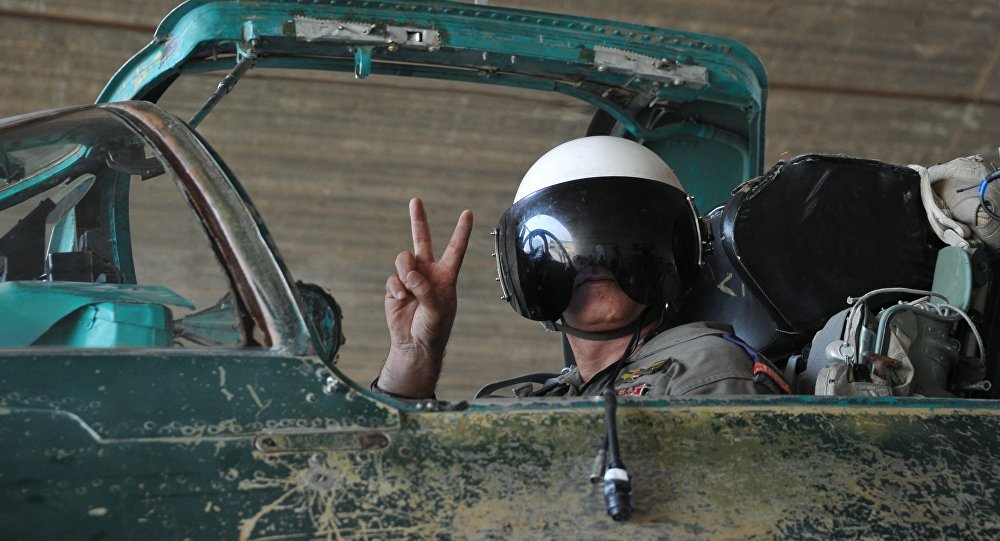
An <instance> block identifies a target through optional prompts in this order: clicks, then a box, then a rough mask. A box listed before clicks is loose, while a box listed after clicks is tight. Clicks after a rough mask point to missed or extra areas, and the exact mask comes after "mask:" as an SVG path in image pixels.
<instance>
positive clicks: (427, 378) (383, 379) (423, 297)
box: [377, 198, 472, 398]
mask: <svg viewBox="0 0 1000 541" xmlns="http://www.w3.org/2000/svg"><path fill="white" fill-rule="evenodd" d="M410 229H411V231H412V233H413V252H409V251H403V252H400V253H399V255H398V256H396V272H395V273H394V274H392V275H390V276H389V279H388V280H387V281H386V284H385V289H386V295H385V320H386V323H387V324H388V326H389V338H390V339H391V345H390V347H389V355H388V357H387V358H386V361H385V365H384V366H383V367H382V373H381V374H380V375H379V379H378V383H377V384H378V387H379V389H382V390H383V391H387V392H389V393H392V394H396V395H402V396H407V397H412V398H427V397H430V396H432V395H433V394H434V388H435V387H436V386H437V381H438V376H439V375H440V374H441V363H442V361H443V360H444V350H445V346H447V344H448V338H449V337H450V336H451V328H452V325H453V324H454V323H455V313H456V312H457V311H458V299H457V294H456V290H455V284H456V282H457V280H458V271H459V269H461V268H462V260H463V259H464V257H465V251H466V248H468V246H469V235H470V233H471V232H472V211H470V210H465V211H463V212H462V214H461V216H459V218H458V224H456V225H455V232H454V233H452V235H451V240H450V241H449V242H448V247H447V248H445V250H444V254H442V255H441V259H439V260H435V259H434V251H433V248H432V247H431V232H430V227H429V226H428V225H427V214H426V212H424V204H423V202H421V201H420V199H417V198H413V199H411V200H410Z"/></svg>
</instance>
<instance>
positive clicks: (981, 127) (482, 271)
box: [0, 0, 1000, 398]
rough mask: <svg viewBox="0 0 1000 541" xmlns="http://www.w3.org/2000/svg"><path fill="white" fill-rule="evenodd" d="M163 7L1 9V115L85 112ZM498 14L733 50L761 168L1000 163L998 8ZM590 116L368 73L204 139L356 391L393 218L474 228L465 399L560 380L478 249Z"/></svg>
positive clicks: (804, 5)
mask: <svg viewBox="0 0 1000 541" xmlns="http://www.w3.org/2000/svg"><path fill="white" fill-rule="evenodd" d="M175 4H176V2H175V1H173V0H148V1H145V2H129V1H125V0H61V1H28V0H0V91H2V92H0V95H2V96H3V99H2V101H0V117H6V116H10V115H14V114H19V113H25V112H30V111H35V110H39V109H48V108H54V107H61V106H67V105H77V104H83V103H89V102H92V101H93V100H94V99H95V98H96V97H97V95H98V93H99V92H100V90H101V89H102V88H103V86H104V83H105V82H106V81H107V80H108V79H109V78H110V77H111V75H112V74H113V73H114V72H115V70H116V69H117V68H118V67H119V66H120V65H121V64H122V63H124V62H125V60H127V59H128V58H129V56H131V54H132V53H133V52H135V51H137V50H138V49H140V48H141V47H142V46H144V45H145V44H146V43H147V42H148V41H149V40H150V39H151V37H152V34H153V30H154V29H155V27H156V25H157V23H158V22H159V20H160V19H161V18H162V17H163V16H164V15H166V14H167V13H168V12H169V11H170V9H171V8H172V7H173V6H174V5H175ZM492 4H493V5H497V6H503V7H514V8H523V9H536V10H543V11H551V12H558V13H572V14H574V15H582V16H588V17H598V18H608V19H617V20H621V21H627V22H633V23H639V24H646V25H652V26H660V27H668V28H676V29H680V30H686V31H694V32H702V33H707V34H714V35H719V36H724V37H729V38H734V39H737V40H739V41H742V42H743V43H745V44H746V45H748V46H749V47H750V48H751V49H753V50H754V51H755V52H756V53H757V54H758V55H759V56H760V57H761V59H762V60H763V62H764V65H765V66H766V67H767V70H768V75H769V78H770V96H769V98H770V99H769V101H768V104H767V107H768V116H767V121H766V122H767V124H766V126H767V151H766V160H765V167H769V166H770V165H771V164H772V163H773V162H775V161H776V160H779V159H783V158H790V157H792V156H795V155H798V154H803V153H807V152H824V153H845V154H850V155H855V156H861V157H868V158H875V159H880V160H884V161H888V162H894V163H901V164H908V163H920V164H925V165H926V164H933V163H937V162H941V161H947V160H949V159H951V158H954V157H956V156H960V155H968V154H975V153H979V154H982V155H983V156H984V157H986V158H987V159H989V160H991V161H993V162H996V161H997V155H996V154H997V150H996V146H997V145H998V144H1000V128H998V125H997V121H998V119H1000V115H998V113H1000V73H998V69H997V64H998V63H1000V39H998V37H997V28H1000V2H997V1H996V0H990V1H979V2H975V1H965V0H956V1H940V0H939V1H935V2H928V1H923V0H922V1H917V2H913V1H903V0H852V1H845V2H839V1H833V2H831V1H821V0H804V1H800V2H795V3H792V2H778V1H744V0H727V1H721V0H718V1H717V0H710V1H696V0H684V1H653V0H631V1H627V0H626V1H621V2H614V3H611V2H604V1H598V0H573V1H570V0H558V1H547V2H543V1H537V0H536V1H532V0H495V1H493V2H492ZM219 78H220V76H219V75H195V76H187V77H186V78H182V80H181V81H180V82H179V83H178V85H179V86H178V85H175V86H177V88H174V89H172V90H171V91H170V92H169V93H168V94H167V95H166V96H165V97H164V99H163V100H162V101H161V103H162V104H163V105H164V106H166V107H167V108H168V110H171V111H173V112H175V113H177V114H178V116H180V117H182V118H185V119H186V118H189V117H190V115H191V114H192V113H193V112H194V111H195V110H196V109H197V107H198V106H199V105H200V104H201V103H202V102H203V101H204V100H205V98H207V96H208V95H209V93H210V92H211V91H212V90H213V89H214V88H215V86H216V83H217V82H218V80H219ZM591 114H592V110H591V109H590V108H589V107H587V106H584V105H581V104H579V103H577V102H574V101H572V100H569V99H567V98H564V97H561V96H555V95H548V94H534V93H526V92H517V91H512V90H508V89H503V88H495V87H477V86H475V85H465V86H459V87H455V86H454V85H445V84H441V83H435V82H421V81H412V80H408V79H392V78H389V77H380V76H378V75H377V66H376V74H374V75H373V76H371V77H369V78H368V79H366V80H364V81H356V80H354V79H353V78H351V77H350V76H343V75H330V74H301V73H291V72H276V71H272V70H260V71H258V72H253V71H252V72H251V73H250V74H249V75H248V76H247V77H246V78H245V79H244V80H243V81H241V82H240V84H239V85H238V86H237V87H236V90H235V91H234V92H233V94H231V95H230V96H229V97H227V98H226V99H224V100H223V102H222V104H221V105H220V106H219V108H218V109H217V110H216V111H215V112H214V113H213V114H212V115H210V116H209V117H208V119H207V120H206V121H205V123H204V124H202V126H201V128H200V129H199V131H201V132H202V133H203V134H204V135H205V137H206V138H207V139H208V140H209V141H210V142H211V143H212V144H213V145H214V147H215V148H216V150H218V151H219V153H220V154H221V155H222V156H223V158H224V159H226V161H227V163H228V164H229V165H230V166H231V167H232V169H233V170H234V171H235V173H236V174H237V176H238V177H239V178H240V180H241V182H242V183H243V184H244V185H245V186H246V188H247V190H248V191H249V193H250V195H251V197H252V198H253V200H254V203H255V204H256V205H257V207H258V208H259V210H260V211H261V213H262V214H263V217H264V220H265V221H266V223H267V224H268V226H269V228H270V230H271V233H272V235H273V236H274V237H275V240H276V241H277V244H278V246H279V247H280V249H281V252H282V255H283V256H284V257H285V259H286V261H287V263H288V266H289V267H290V269H291V271H292V273H293V274H294V275H295V276H296V277H297V278H299V279H302V280H305V281H311V282H316V283H318V284H321V285H323V286H325V287H327V288H328V289H329V290H330V291H331V292H332V293H333V294H334V295H335V296H336V297H337V299H338V300H339V301H340V302H341V304H342V305H343V307H344V310H345V330H346V334H347V339H348V342H347V344H346V345H345V347H344V349H343V351H342V354H341V358H340V365H341V367H342V368H343V369H344V370H345V372H347V373H348V374H349V375H351V376H353V377H355V378H357V379H358V380H359V381H361V382H363V383H365V384H366V383H367V382H368V381H370V380H371V379H372V378H374V377H375V376H376V375H377V373H378V369H379V367H380V366H381V363H382V360H383V359H384V356H385V352H386V351H387V348H388V334H387V332H386V331H385V322H384V319H383V315H382V307H381V305H382V299H383V296H384V284H385V278H386V276H387V274H388V273H389V272H390V271H391V270H392V261H393V259H394V257H395V255H396V253H397V252H399V250H402V249H406V248H409V246H410V239H409V229H408V217H407V213H406V201H407V199H408V198H409V197H411V196H420V197H422V198H424V200H425V202H426V206H427V208H428V212H429V214H430V219H431V224H432V227H433V231H434V234H435V240H436V248H437V250H438V251H439V252H440V249H441V248H443V246H444V244H445V243H446V242H447V238H448V236H449V234H450V231H451V228H452V227H453V225H454V221H455V219H456V218H457V217H458V214H459V212H460V211H461V210H462V209H463V208H471V209H472V210H473V211H474V212H475V214H476V222H477V223H476V229H475V231H474V232H473V239H472V242H471V245H470V249H469V253H468V255H467V257H466V264H465V268H464V271H463V275H462V278H461V280H460V285H459V287H460V295H461V297H460V308H459V317H458V322H457V324H456V328H455V332H454V335H453V336H454V338H453V341H452V344H451V346H450V348H449V352H448V357H447V361H446V369H445V374H444V377H443V378H442V384H441V386H440V388H439V396H442V397H446V398H459V397H468V396H470V395H471V394H472V393H473V392H474V390H475V389H476V388H478V387H479V386H480V385H481V384H482V383H484V382H486V381H489V380H493V379H499V378H502V377H507V376H512V375H517V374H519V373H524V372H528V371H538V370H545V369H552V370H556V369H558V368H559V366H560V364H561V361H560V354H559V347H558V339H557V337H556V335H552V334H547V333H545V332H544V331H542V329H541V328H540V327H539V326H538V324H536V323H533V322H529V321H526V320H523V319H521V318H519V317H517V316H516V315H515V314H514V313H513V311H511V310H510V308H509V307H507V306H506V305H505V304H503V303H501V302H499V301H498V300H497V297H498V296H499V291H498V289H497V286H496V283H495V282H494V281H493V277H494V276H495V270H494V268H493V260H492V259H491V258H490V257H489V253H490V252H491V251H492V246H491V242H490V237H489V235H488V233H489V230H490V229H491V228H492V226H493V225H494V224H495V222H496V220H497V218H498V217H499V215H500V214H501V213H502V212H503V210H504V209H505V208H506V207H507V205H508V204H509V202H510V199H511V198H512V197H513V193H514V190H515V189H516V186H517V183H518V181H519V180H520V177H521V175H522V174H523V173H524V171H526V170H527V168H528V167H529V166H530V165H531V163H532V162H533V161H534V159H535V158H537V157H538V156H539V155H541V154H542V153H544V152H545V151H546V150H548V149H549V148H551V147H552V146H555V145H556V144H558V143H560V142H562V141H565V140H567V139H570V138H573V137H577V136H580V135H582V134H583V132H584V130H585V128H586V125H587V123H588V121H589V119H590V116H591ZM701 210H702V211H703V212H707V211H708V210H710V209H701ZM178 218H179V219H187V218H186V217H178ZM163 226H164V227H170V226H169V224H163ZM831 256H832V257H835V255H834V254H831Z"/></svg>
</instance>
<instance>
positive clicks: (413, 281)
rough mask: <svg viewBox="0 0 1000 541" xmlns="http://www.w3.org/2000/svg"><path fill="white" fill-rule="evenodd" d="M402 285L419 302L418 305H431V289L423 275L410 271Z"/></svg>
mask: <svg viewBox="0 0 1000 541" xmlns="http://www.w3.org/2000/svg"><path fill="white" fill-rule="evenodd" d="M403 283H404V284H405V285H406V289H408V290H410V293H413V296H414V297H416V298H417V300H418V301H420V304H425V305H426V304H433V301H434V299H433V295H432V292H433V288H432V287H431V283H430V281H428V280H427V278H426V277H424V275H423V274H420V273H419V272H417V271H415V270H411V271H410V272H408V273H407V274H406V280H405V281H404V282H403Z"/></svg>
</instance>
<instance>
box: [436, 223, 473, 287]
mask: <svg viewBox="0 0 1000 541" xmlns="http://www.w3.org/2000/svg"><path fill="white" fill-rule="evenodd" d="M470 235H472V211H471V210H468V209H467V210H463V211H462V214H461V216H459V217H458V223H457V224H455V232H454V233H452V234H451V240H449V241H448V247H447V248H445V249H444V254H442V255H441V263H443V264H444V265H446V266H447V267H448V268H450V269H453V270H454V271H455V272H456V273H457V272H458V270H459V269H461V268H462V260H463V259H465V251H466V250H467V249H468V248H469V236H470Z"/></svg>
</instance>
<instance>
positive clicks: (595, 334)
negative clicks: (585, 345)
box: [546, 306, 664, 342]
mask: <svg viewBox="0 0 1000 541" xmlns="http://www.w3.org/2000/svg"><path fill="white" fill-rule="evenodd" d="M658 308H659V309H656V310H654V308H653V307H652V306H650V307H648V308H646V309H645V310H643V311H642V313H641V314H639V317H637V318H636V319H635V320H634V321H632V322H631V323H629V324H627V325H625V326H624V327H618V328H617V329H611V330H608V331H585V330H582V329H577V328H576V327H571V326H569V325H567V324H566V321H565V320H564V319H562V318H559V321H552V322H547V323H549V325H551V326H552V328H554V329H555V330H557V331H560V332H564V333H566V334H569V335H572V336H576V337H577V338H583V339H584V340H593V341H595V342H604V341H607V340H614V339H615V338H621V337H623V336H628V335H630V334H631V335H635V334H636V333H637V332H638V331H639V330H640V329H642V328H643V327H645V326H646V325H647V324H648V323H650V322H652V321H653V320H654V319H656V318H657V317H662V315H663V311H664V310H663V307H658ZM650 316H653V317H650ZM546 327H548V325H547V326H546Z"/></svg>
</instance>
